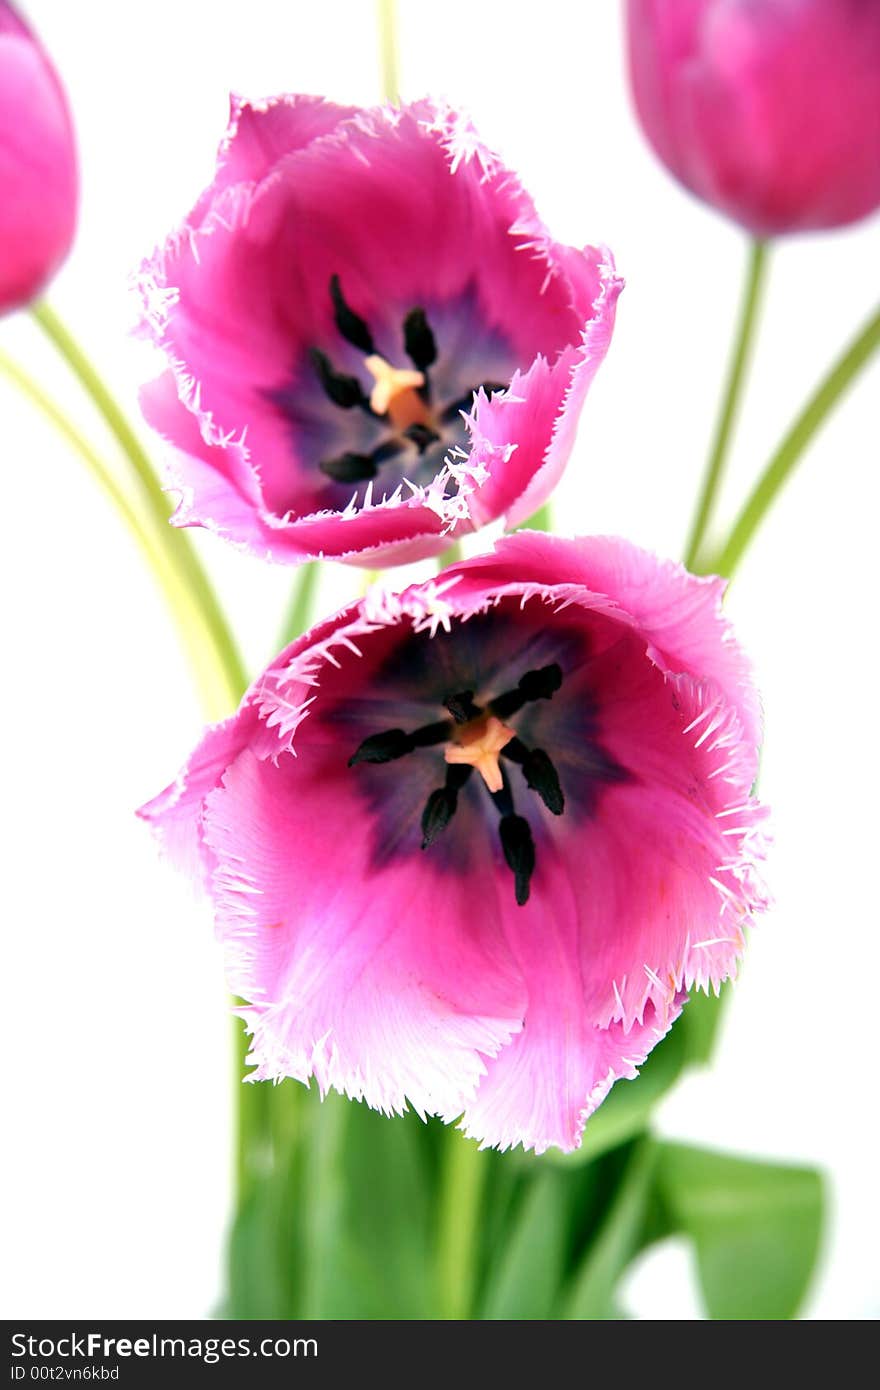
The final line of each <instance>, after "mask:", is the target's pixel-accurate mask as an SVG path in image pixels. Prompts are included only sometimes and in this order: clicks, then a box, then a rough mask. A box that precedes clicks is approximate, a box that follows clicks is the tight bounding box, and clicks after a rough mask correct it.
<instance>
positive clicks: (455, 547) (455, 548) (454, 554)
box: [437, 541, 464, 570]
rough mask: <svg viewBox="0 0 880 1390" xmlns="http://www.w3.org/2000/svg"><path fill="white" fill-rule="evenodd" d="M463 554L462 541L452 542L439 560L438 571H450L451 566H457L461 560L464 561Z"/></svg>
mask: <svg viewBox="0 0 880 1390" xmlns="http://www.w3.org/2000/svg"><path fill="white" fill-rule="evenodd" d="M463 554H464V552H463V551H462V548H461V541H452V543H451V544H450V545H449V546H448V548H447V549H446V550H444V551H443V554H442V555H441V556H440V557H439V558H438V560H437V568H438V570H445V569H448V568H449V566H450V565H457V564H458V562H459V560H460V559H462V557H463Z"/></svg>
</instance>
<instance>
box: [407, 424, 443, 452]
mask: <svg viewBox="0 0 880 1390" xmlns="http://www.w3.org/2000/svg"><path fill="white" fill-rule="evenodd" d="M403 433H404V434H405V435H406V438H407V439H411V440H412V442H413V444H415V446H416V448H417V449H418V451H419V453H420V454H423V453H424V452H425V450H426V449H427V448H428V445H429V444H436V442H437V440H438V439H439V438H440V436H439V434H438V433H437V431H436V430H432V429H431V428H430V427H429V426H428V425H418V424H416V425H408V426H407V428H406V429H405V430H404V431H403Z"/></svg>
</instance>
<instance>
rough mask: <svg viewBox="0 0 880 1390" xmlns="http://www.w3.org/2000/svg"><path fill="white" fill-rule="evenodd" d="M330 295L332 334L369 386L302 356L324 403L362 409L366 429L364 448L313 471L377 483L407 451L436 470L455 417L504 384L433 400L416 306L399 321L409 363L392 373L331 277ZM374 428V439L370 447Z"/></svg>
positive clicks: (433, 344)
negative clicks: (357, 362)
mask: <svg viewBox="0 0 880 1390" xmlns="http://www.w3.org/2000/svg"><path fill="white" fill-rule="evenodd" d="M330 297H331V299H332V301H333V318H334V322H335V324H336V328H337V330H338V331H339V333H340V334H341V336H342V337H343V338H344V339H345V341H346V342H347V343H348V344H350V346H351V347H354V348H356V349H357V351H358V352H360V353H363V355H364V357H363V360H364V370H365V374H369V376H371V377H372V379H373V384H372V386H371V387H370V388H365V386H364V383H363V381H362V379H361V378H360V377H358V376H353V375H351V374H349V373H345V372H341V371H338V370H337V368H336V367H335V366H334V364H333V362H332V361H331V359H330V357H329V356H328V354H327V353H326V352H323V351H322V350H321V349H320V348H317V347H313V348H312V349H311V351H310V354H309V356H310V358H311V362H312V366H313V367H314V370H315V374H316V376H317V378H318V381H319V383H320V386H321V388H322V390H323V392H324V394H325V396H326V397H327V398H328V400H330V401H331V402H332V404H333V405H335V406H336V407H338V409H340V410H361V411H363V412H364V413H365V414H366V415H367V416H369V417H370V421H371V426H372V427H371V429H370V430H369V432H368V433H369V435H370V436H371V439H370V447H369V448H366V447H365V448H364V450H363V452H361V451H358V450H353V449H346V450H344V451H343V452H341V453H339V454H333V455H330V456H329V457H324V458H321V459H320V461H319V464H318V466H319V468H320V469H321V472H322V473H324V474H325V475H326V476H327V477H328V478H330V479H331V480H332V481H333V482H335V483H343V484H350V485H357V484H358V483H364V482H368V481H370V480H371V479H373V478H375V477H377V475H378V473H379V469H380V467H381V466H382V465H383V464H385V463H387V462H389V461H390V460H392V459H399V457H400V455H402V454H404V453H406V452H410V453H411V452H412V451H413V450H415V452H416V454H417V456H418V457H419V459H423V460H424V461H425V462H427V463H429V464H430V465H431V467H430V471H431V472H432V473H433V472H436V469H437V467H438V465H439V462H440V458H441V457H442V455H443V454H445V453H446V451H447V450H448V449H449V448H450V447H455V446H456V445H457V444H458V443H459V440H460V438H461V412H462V411H463V410H468V409H469V408H470V407H471V405H472V403H473V398H474V392H475V391H477V390H479V389H480V387H481V386H482V388H483V389H484V390H485V391H488V392H491V391H502V390H504V383H503V382H498V381H476V382H475V383H474V384H473V385H472V386H470V387H469V388H468V389H466V390H465V391H463V392H462V391H458V392H457V393H456V394H455V396H454V397H453V398H450V399H446V400H435V399H434V396H435V393H434V391H433V389H432V382H431V376H430V369H431V368H432V367H433V366H434V364H435V362H436V361H437V356H438V344H437V340H436V337H435V335H434V331H433V329H432V327H431V325H430V323H429V322H428V316H427V314H426V312H425V310H424V309H423V308H414V309H410V311H409V312H408V313H407V314H406V316H405V317H404V320H403V324H402V338H403V350H404V353H405V354H406V356H407V357H408V358H409V362H410V364H411V365H410V366H405V367H396V366H394V365H393V364H392V363H391V362H389V361H387V360H386V358H384V357H382V356H381V354H380V353H379V352H378V351H377V349H376V345H375V342H374V340H373V334H372V332H371V330H370V327H369V325H368V324H367V323H366V321H365V320H364V319H363V318H361V316H360V315H359V314H357V313H355V311H354V310H353V309H352V308H351V306H350V305H349V304H348V302H347V300H346V299H345V296H344V295H343V292H342V286H341V283H340V280H339V276H338V275H333V276H331V277H330ZM376 426H378V427H379V429H380V431H381V436H380V437H379V439H378V442H373V441H374V439H375V430H376ZM383 427H384V428H383Z"/></svg>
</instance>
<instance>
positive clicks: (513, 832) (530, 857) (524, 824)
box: [498, 815, 535, 907]
mask: <svg viewBox="0 0 880 1390" xmlns="http://www.w3.org/2000/svg"><path fill="white" fill-rule="evenodd" d="M498 832H499V834H500V836H501V848H502V850H503V851H504V858H505V860H506V861H507V866H508V868H509V869H511V870H512V871H513V881H514V892H515V894H516V900H517V902H518V903H519V905H520V907H524V906H525V904H526V903H527V902H528V900H529V889H530V885H531V878H532V874H533V873H534V872H535V842H534V840H533V839H532V831H531V827H530V826H529V823H528V821H527V820H525V819H524V818H523V817H522V816H517V815H507V816H502V818H501V822H500V824H499V826H498Z"/></svg>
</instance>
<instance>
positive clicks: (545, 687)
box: [489, 661, 562, 719]
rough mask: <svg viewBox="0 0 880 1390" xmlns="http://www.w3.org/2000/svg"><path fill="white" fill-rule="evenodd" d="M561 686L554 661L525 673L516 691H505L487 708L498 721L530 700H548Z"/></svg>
mask: <svg viewBox="0 0 880 1390" xmlns="http://www.w3.org/2000/svg"><path fill="white" fill-rule="evenodd" d="M561 685H562V667H561V666H560V665H559V663H558V662H556V661H554V662H552V663H551V665H549V666H542V667H540V669H539V670H537V671H527V672H526V674H525V675H524V676H523V677H522V679H521V681H520V682H519V684H518V686H517V687H516V690H507V691H505V693H504V694H503V695H499V696H498V698H497V700H493V701H492V703H491V704H490V706H489V708H490V709H491V711H492V713H493V714H494V715H495V716H496V717H497V718H498V719H507V718H508V717H509V716H510V715H511V714H516V712H517V710H520V709H522V707H523V705H525V704H527V703H528V702H529V701H530V700H550V699H552V698H553V696H554V695H555V693H556V691H557V690H558V689H559V687H560V686H561Z"/></svg>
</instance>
